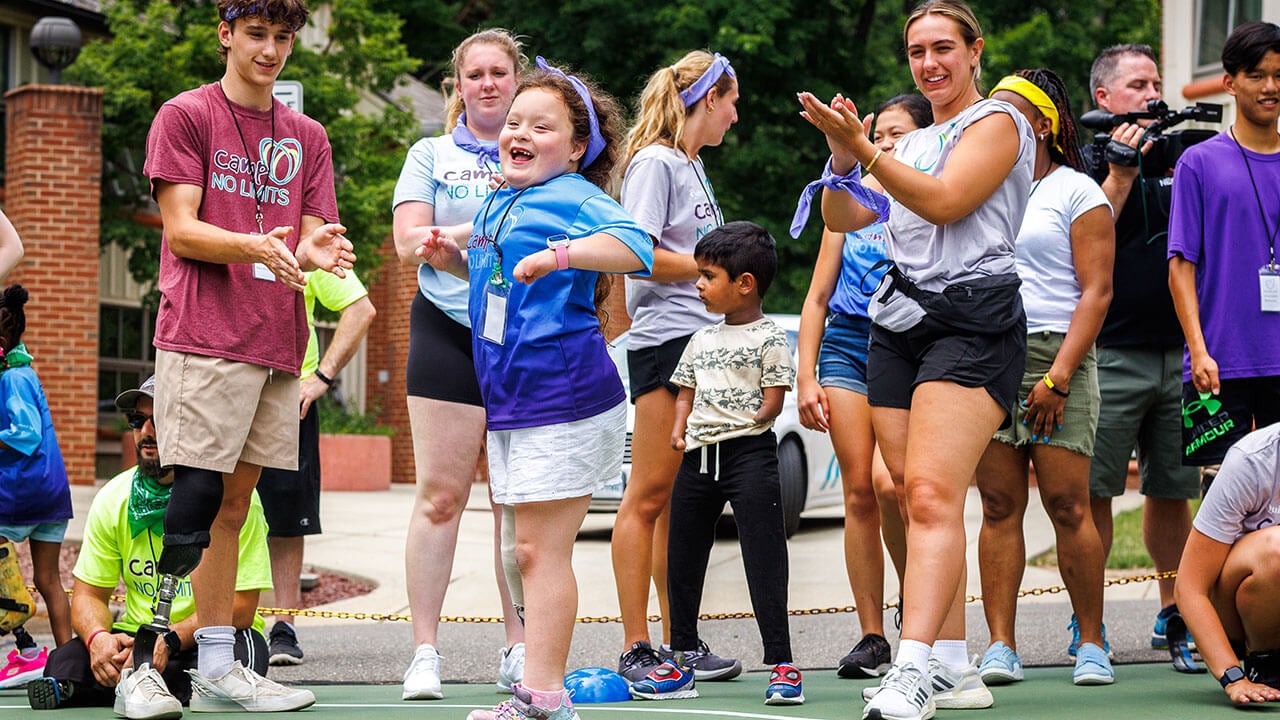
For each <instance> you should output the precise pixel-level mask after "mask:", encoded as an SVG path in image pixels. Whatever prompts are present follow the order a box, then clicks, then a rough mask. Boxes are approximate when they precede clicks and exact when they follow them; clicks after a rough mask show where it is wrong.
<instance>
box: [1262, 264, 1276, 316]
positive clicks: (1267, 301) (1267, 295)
mask: <svg viewBox="0 0 1280 720" xmlns="http://www.w3.org/2000/svg"><path fill="white" fill-rule="evenodd" d="M1258 282H1259V284H1260V287H1261V291H1262V292H1261V294H1262V312H1280V267H1277V266H1275V265H1263V266H1262V269H1261V270H1259V271H1258Z"/></svg>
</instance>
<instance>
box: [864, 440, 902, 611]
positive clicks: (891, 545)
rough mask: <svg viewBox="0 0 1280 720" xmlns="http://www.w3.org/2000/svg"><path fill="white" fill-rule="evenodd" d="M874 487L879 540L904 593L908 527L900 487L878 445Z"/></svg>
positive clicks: (872, 482) (874, 460)
mask: <svg viewBox="0 0 1280 720" xmlns="http://www.w3.org/2000/svg"><path fill="white" fill-rule="evenodd" d="M871 484H872V486H873V487H874V488H875V492H876V501H877V502H878V503H879V505H880V537H881V538H882V539H883V540H884V546H885V548H886V549H888V551H889V561H890V562H892V563H893V569H894V572H895V573H896V574H897V579H898V592H899V593H901V590H902V578H903V577H904V576H905V575H906V574H907V523H906V520H904V519H903V517H902V511H901V510H900V509H899V500H898V488H897V485H896V484H895V483H894V482H893V476H892V475H891V474H890V473H889V468H888V467H886V466H885V464H884V457H883V456H882V455H881V454H880V445H879V444H878V443H877V445H876V450H875V453H874V456H873V458H872V461H871Z"/></svg>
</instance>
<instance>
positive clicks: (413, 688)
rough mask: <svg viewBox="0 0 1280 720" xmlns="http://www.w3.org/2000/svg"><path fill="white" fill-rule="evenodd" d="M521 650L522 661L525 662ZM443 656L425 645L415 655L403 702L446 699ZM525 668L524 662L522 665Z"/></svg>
mask: <svg viewBox="0 0 1280 720" xmlns="http://www.w3.org/2000/svg"><path fill="white" fill-rule="evenodd" d="M523 649H524V648H521V650H522V652H521V656H520V657H521V660H522V661H523V660H524V654H523ZM442 657H443V656H442V655H441V654H440V653H438V652H436V649H435V648H434V647H431V646H430V645H427V644H426V643H423V644H422V645H419V646H418V649H417V650H416V651H414V653H413V660H412V661H410V662H409V669H408V670H405V671H404V692H402V693H401V694H400V699H401V700H439V699H440V698H442V697H444V690H443V689H441V687H440V660H441V658H442ZM521 666H522V667H523V662H522V663H521Z"/></svg>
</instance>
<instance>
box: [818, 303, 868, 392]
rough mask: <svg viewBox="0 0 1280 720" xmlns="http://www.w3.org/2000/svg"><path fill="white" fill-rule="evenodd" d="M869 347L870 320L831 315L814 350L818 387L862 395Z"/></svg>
mask: <svg viewBox="0 0 1280 720" xmlns="http://www.w3.org/2000/svg"><path fill="white" fill-rule="evenodd" d="M870 345H871V319H870V318H865V317H861V316H859V315H846V314H845V313H831V317H830V319H829V320H828V321H827V328H826V330H824V331H823V333H822V346H821V347H820V348H819V349H818V384H819V385H821V386H822V387H836V388H842V389H844V390H850V391H853V392H856V393H858V394H859V395H866V394H867V348H868V347H869V346H870Z"/></svg>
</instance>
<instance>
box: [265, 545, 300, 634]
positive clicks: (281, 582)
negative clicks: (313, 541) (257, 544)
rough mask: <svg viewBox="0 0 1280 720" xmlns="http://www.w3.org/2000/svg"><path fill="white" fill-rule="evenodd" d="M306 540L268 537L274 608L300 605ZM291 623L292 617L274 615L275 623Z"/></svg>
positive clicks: (289, 607)
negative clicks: (274, 599)
mask: <svg viewBox="0 0 1280 720" xmlns="http://www.w3.org/2000/svg"><path fill="white" fill-rule="evenodd" d="M305 543H306V539H305V538H303V536H301V535H299V536H297V537H268V538H267V552H268V554H269V555H270V556H271V587H272V590H273V591H274V592H275V596H276V607H278V608H284V609H286V610H288V609H292V608H296V607H298V606H299V605H301V604H302V580H301V576H302V555H303V551H304V549H305ZM280 620H283V621H285V622H287V623H292V622H293V615H291V614H290V615H276V621H277V622H278V621H280Z"/></svg>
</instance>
